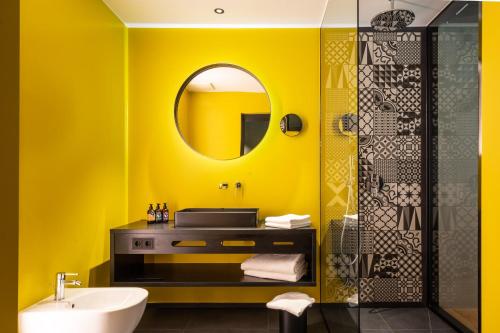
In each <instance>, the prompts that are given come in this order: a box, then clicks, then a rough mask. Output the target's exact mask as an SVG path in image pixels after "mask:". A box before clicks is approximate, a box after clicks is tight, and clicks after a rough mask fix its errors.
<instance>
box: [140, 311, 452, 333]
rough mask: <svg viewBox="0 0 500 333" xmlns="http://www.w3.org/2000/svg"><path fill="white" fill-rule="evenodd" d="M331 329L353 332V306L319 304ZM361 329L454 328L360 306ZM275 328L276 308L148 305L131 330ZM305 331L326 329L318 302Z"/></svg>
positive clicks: (422, 332)
mask: <svg viewBox="0 0 500 333" xmlns="http://www.w3.org/2000/svg"><path fill="white" fill-rule="evenodd" d="M323 311H324V314H325V316H326V318H327V320H328V324H329V326H330V329H331V332H332V333H356V332H357V326H358V325H357V321H358V314H357V311H358V310H357V309H352V308H351V309H346V308H338V307H336V308H333V307H332V308H325V307H324V308H323ZM360 311H361V312H360V317H361V332H363V333H386V332H387V333H389V332H390V333H430V332H433V333H452V332H455V331H454V330H453V329H451V328H450V327H449V326H448V325H447V324H446V323H444V322H443V321H442V320H441V319H439V318H438V317H437V316H436V315H435V314H433V313H432V312H430V311H428V310H427V309H425V308H395V309H386V308H377V309H361V310H360ZM201 332H204V333H215V332H227V333H268V332H273V333H274V332H276V333H277V332H279V326H278V313H277V311H272V310H267V309H264V308H231V309H228V308H208V309H204V308H187V309H179V308H170V307H161V306H149V307H148V308H147V309H146V312H145V313H144V316H143V318H142V320H141V322H140V323H139V327H137V330H136V331H135V333H201ZM308 332H309V333H327V332H328V330H327V328H326V326H325V324H324V322H323V318H322V316H321V312H320V309H319V306H315V307H313V308H312V309H310V310H309V312H308Z"/></svg>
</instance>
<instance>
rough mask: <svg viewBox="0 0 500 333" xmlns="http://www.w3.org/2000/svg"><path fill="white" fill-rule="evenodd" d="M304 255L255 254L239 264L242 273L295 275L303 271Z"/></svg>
mask: <svg viewBox="0 0 500 333" xmlns="http://www.w3.org/2000/svg"><path fill="white" fill-rule="evenodd" d="M304 264H305V260H304V254H257V255H255V256H253V257H251V258H248V259H247V260H245V261H244V262H243V263H242V264H241V269H242V270H243V271H248V270H251V271H264V272H274V273H282V274H297V273H299V272H301V271H302V270H303V267H304Z"/></svg>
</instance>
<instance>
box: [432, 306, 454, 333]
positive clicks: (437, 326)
mask: <svg viewBox="0 0 500 333" xmlns="http://www.w3.org/2000/svg"><path fill="white" fill-rule="evenodd" d="M429 318H430V321H431V329H433V330H445V329H451V327H450V326H449V325H448V324H447V323H446V322H445V321H444V320H442V319H441V318H439V317H438V315H437V314H435V313H434V312H432V311H429Z"/></svg>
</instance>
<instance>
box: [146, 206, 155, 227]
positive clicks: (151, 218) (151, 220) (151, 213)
mask: <svg viewBox="0 0 500 333" xmlns="http://www.w3.org/2000/svg"><path fill="white" fill-rule="evenodd" d="M147 220H148V223H154V222H155V220H156V215H155V210H154V209H153V204H149V209H148V219H147Z"/></svg>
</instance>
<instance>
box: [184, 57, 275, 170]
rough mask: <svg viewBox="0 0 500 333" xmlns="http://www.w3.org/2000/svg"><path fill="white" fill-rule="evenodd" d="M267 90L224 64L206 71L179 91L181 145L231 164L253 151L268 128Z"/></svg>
mask: <svg viewBox="0 0 500 333" xmlns="http://www.w3.org/2000/svg"><path fill="white" fill-rule="evenodd" d="M270 117H271V103H270V101H269V96H268V95H267V92H266V89H265V88H264V86H263V85H262V84H261V83H260V81H259V80H258V79H257V78H256V77H255V76H254V75H252V74H251V73H250V72H248V71H247V70H245V69H243V68H241V67H238V66H234V65H226V64H218V65H212V66H208V67H204V68H202V69H200V70H198V71H196V72H195V73H194V74H193V75H191V76H190V77H189V78H188V79H187V80H186V81H185V82H184V84H183V85H182V87H181V89H180V91H179V93H178V94H177V99H176V103H175V121H176V124H177V129H178V130H179V133H180V134H181V136H182V137H183V138H184V141H186V143H187V144H188V145H189V146H190V147H191V148H193V149H194V150H196V151H197V152H199V153H200V154H203V155H205V156H208V157H211V158H214V159H218V160H229V159H234V158H237V157H240V156H243V155H245V154H248V153H249V152H250V151H252V149H254V148H255V147H256V146H257V145H258V144H259V143H260V141H261V140H262V139H263V138H264V135H265V134H266V132H267V129H268V127H269V119H270Z"/></svg>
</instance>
